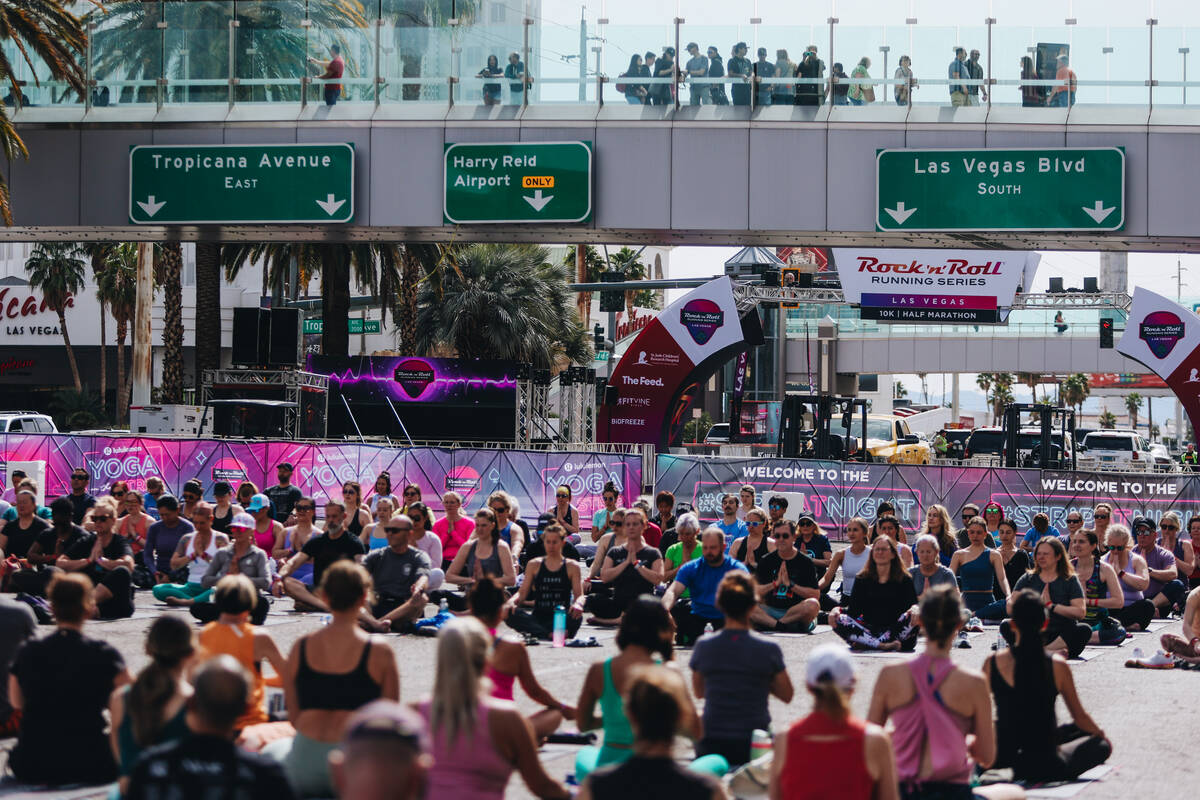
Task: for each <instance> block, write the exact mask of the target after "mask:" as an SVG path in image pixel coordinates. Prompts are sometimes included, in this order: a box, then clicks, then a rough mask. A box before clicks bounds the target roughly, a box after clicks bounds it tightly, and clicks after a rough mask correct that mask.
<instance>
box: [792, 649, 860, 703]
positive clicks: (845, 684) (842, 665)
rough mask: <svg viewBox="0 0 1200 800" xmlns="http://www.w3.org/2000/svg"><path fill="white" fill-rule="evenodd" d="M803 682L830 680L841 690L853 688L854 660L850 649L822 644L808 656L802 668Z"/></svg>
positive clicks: (814, 683) (810, 683)
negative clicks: (851, 658)
mask: <svg viewBox="0 0 1200 800" xmlns="http://www.w3.org/2000/svg"><path fill="white" fill-rule="evenodd" d="M804 682H805V683H806V684H808V685H809V686H813V687H815V686H818V685H819V684H822V683H826V682H832V683H833V685H834V686H836V687H838V688H839V689H841V690H842V691H844V692H845V691H849V690H851V689H853V688H854V683H855V677H854V662H853V661H851V660H850V651H849V650H847V649H846V648H845V647H844V646H843V645H837V644H823V645H821V646H820V647H818V648H816V649H815V650H813V651H812V653H810V654H809V656H808V665H807V666H806V667H805V670H804Z"/></svg>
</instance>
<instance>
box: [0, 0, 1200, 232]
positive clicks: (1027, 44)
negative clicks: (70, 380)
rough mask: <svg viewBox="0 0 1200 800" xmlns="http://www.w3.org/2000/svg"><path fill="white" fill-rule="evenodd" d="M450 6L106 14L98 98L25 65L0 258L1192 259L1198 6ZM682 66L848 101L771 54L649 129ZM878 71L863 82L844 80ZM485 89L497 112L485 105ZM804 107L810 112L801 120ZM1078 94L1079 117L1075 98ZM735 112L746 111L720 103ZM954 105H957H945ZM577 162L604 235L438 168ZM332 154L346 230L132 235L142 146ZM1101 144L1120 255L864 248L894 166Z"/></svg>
mask: <svg viewBox="0 0 1200 800" xmlns="http://www.w3.org/2000/svg"><path fill="white" fill-rule="evenodd" d="M439 5H451V6H452V5H453V4H446V3H442V4H437V3H419V2H418V3H415V4H414V3H409V2H400V0H382V1H381V2H380V3H365V4H359V3H357V2H332V1H331V0H294V1H291V0H290V1H289V2H278V3H228V2H180V1H179V0H166V1H165V2H164V1H163V0H159V2H141V3H122V4H115V5H113V6H112V7H111V9H107V8H106V9H100V10H97V11H95V12H94V13H93V15H92V16H91V17H89V22H88V24H89V31H90V33H91V36H90V38H89V44H88V49H87V52H86V53H85V54H84V59H83V61H84V64H85V74H86V78H87V80H88V86H89V91H87V92H85V93H83V94H82V95H80V94H79V93H78V92H75V91H73V90H70V89H69V88H67V87H65V86H64V85H62V84H59V83H55V82H54V81H47V80H45V78H46V76H45V75H44V74H41V75H39V74H38V70H37V69H32V68H29V67H28V66H27V65H25V64H24V63H23V62H22V60H21V59H20V58H19V57H17V56H16V54H14V53H10V54H9V57H10V60H12V61H14V62H15V63H16V64H17V68H18V70H21V71H22V72H19V74H18V75H17V77H18V78H19V79H20V80H22V81H23V84H24V91H25V92H26V95H27V96H26V100H25V102H27V103H29V105H25V106H24V107H20V108H17V107H15V106H17V105H19V103H18V102H17V100H16V99H15V98H14V97H13V93H12V92H11V91H10V92H9V95H8V96H7V97H5V98H4V99H3V102H5V104H6V105H8V106H9V107H10V113H11V114H12V116H13V119H14V122H15V124H16V128H17V130H18V131H19V133H20V134H21V136H22V137H23V139H24V140H25V142H26V144H27V145H28V148H29V151H30V159H29V161H27V162H26V161H22V160H17V161H15V162H13V163H12V164H11V165H9V167H8V169H7V171H6V175H7V179H8V181H9V184H10V186H11V188H12V191H13V200H14V202H13V208H14V218H15V223H16V225H15V227H12V228H8V229H5V230H3V231H0V237H3V238H7V239H30V238H68V239H85V238H93V237H96V238H122V239H130V238H167V237H171V238H180V239H221V240H226V241H230V240H236V239H243V238H248V239H256V240H261V239H264V238H273V239H278V238H287V237H292V238H298V239H313V238H322V239H324V238H336V239H359V240H362V239H388V240H396V239H400V240H410V241H415V240H427V241H433V240H437V241H450V240H463V239H469V240H497V241H534V242H539V241H547V242H548V241H563V240H572V241H579V240H587V241H594V242H614V243H615V242H646V243H656V244H734V243H736V244H781V245H782V244H797V245H818V244H824V245H864V244H866V245H876V246H959V247H962V246H981V247H982V246H987V247H1014V248H1039V249H1058V248H1061V249H1136V250H1152V249H1162V250H1168V251H1184V250H1194V249H1197V244H1196V241H1197V240H1196V230H1195V224H1194V219H1195V215H1194V210H1193V209H1194V201H1193V194H1194V192H1193V187H1194V186H1196V185H1198V184H1200V160H1197V159H1195V158H1194V157H1193V156H1194V153H1195V152H1196V151H1197V145H1198V144H1200V138H1198V137H1200V106H1195V105H1191V106H1189V105H1188V89H1189V88H1191V89H1192V101H1193V102H1195V101H1196V100H1198V99H1200V82H1195V81H1192V82H1189V81H1188V80H1187V64H1186V62H1187V52H1188V48H1187V47H1186V35H1187V27H1188V26H1189V25H1190V24H1192V22H1193V20H1192V16H1193V14H1194V10H1193V9H1191V8H1190V4H1187V3H1181V2H1163V1H1161V0H1160V2H1159V4H1158V11H1157V14H1158V16H1159V17H1161V19H1151V20H1149V21H1147V20H1146V19H1145V14H1143V13H1142V12H1141V10H1132V6H1133V4H1130V9H1121V10H1117V11H1113V10H1111V9H1110V10H1104V11H1100V10H1096V11H1094V12H1093V11H1092V10H1091V9H1090V7H1089V8H1087V9H1082V8H1081V9H1080V14H1079V16H1078V18H1071V19H1067V20H1065V21H1061V20H1059V19H1049V18H1047V19H1036V20H1030V19H1019V18H1017V17H1016V16H1014V17H1013V18H1012V19H1005V18H1001V19H999V20H997V19H995V18H993V17H991V16H990V13H991V11H990V7H991V3H985V2H982V0H964V2H962V3H958V4H954V7H953V8H948V9H946V8H939V9H938V19H937V20H934V19H932V18H931V19H922V20H920V21H919V22H918V20H917V19H916V18H912V17H906V16H904V14H905V11H904V9H902V8H899V6H902V5H904V4H890V5H888V4H885V5H888V8H887V10H886V11H885V12H883V15H884V17H886V18H883V17H881V18H878V19H876V18H874V17H871V18H861V19H853V18H852V15H853V14H854V13H858V12H855V11H854V10H853V9H845V8H841V9H839V11H840V12H841V14H842V17H841V18H840V19H839V18H838V17H837V16H836V15H833V14H827V13H826V12H827V10H828V9H826V8H824V7H823V4H797V3H794V2H790V0H759V2H756V3H755V4H754V16H753V17H750V16H749V9H748V8H746V9H742V10H743V11H746V12H747V17H745V18H743V17H741V12H740V11H739V10H737V9H735V8H733V7H732V6H730V5H727V4H722V6H721V8H720V11H719V13H717V14H716V15H713V14H710V13H708V11H709V10H706V9H705V7H704V2H702V0H688V1H687V2H684V3H682V4H676V5H677V6H678V9H677V10H672V9H666V8H665V7H663V8H660V7H659V6H664V4H663V3H659V2H656V1H655V2H648V3H646V4H645V8H644V10H643V11H640V12H639V15H638V16H637V17H636V18H623V19H622V18H617V17H615V16H614V17H612V18H606V17H590V18H589V17H586V14H587V13H594V10H592V11H591V12H585V18H584V19H583V20H581V21H580V22H579V23H578V24H574V23H571V24H564V21H563V20H561V19H550V18H548V17H543V16H542V13H541V3H540V2H538V0H525V2H524V3H523V4H521V5H523V8H517V6H518V4H516V3H511V2H510V3H500V2H491V1H490V0H487V1H485V0H479V2H474V3H468V2H461V3H459V8H460V9H461V8H466V7H468V6H469V7H470V8H472V9H473V10H474V12H475V17H474V18H473V19H472V18H468V17H467V16H466V15H465V14H460V18H456V19H441V18H440V17H437V15H436V14H433V15H432V16H430V15H429V14H430V13H431V12H429V9H430V8H432V7H434V6H439ZM842 5H845V4H842ZM910 5H911V4H910ZM817 6H822V7H820V8H818V7H817ZM892 6H896V8H892ZM417 7H422V8H424V11H420V13H417V11H414V9H416V8H417ZM859 11H860V12H861V9H860V10H859ZM689 13H693V15H694V16H693V19H692V20H691V21H690V22H689V21H688V20H687V19H686V16H687V15H688V14H689ZM908 13H910V14H911V13H913V12H912V11H911V10H909V11H908ZM1014 13H1015V12H1014ZM1038 13H1039V14H1041V13H1042V12H1041V11H1039V12H1038ZM1045 13H1046V14H1050V13H1052V12H1051V10H1049V9H1046V10H1045ZM1086 14H1092V15H1093V16H1094V18H1088V17H1087V16H1086ZM1130 14H1132V15H1133V16H1132V17H1130ZM443 16H444V15H443ZM1126 17H1128V19H1126ZM735 18H736V19H735ZM893 18H894V19H893ZM745 19H748V20H749V21H748V22H746V21H745ZM701 22H702V23H703V24H697V23H701ZM935 22H936V24H934V23H935ZM1060 22H1062V24H1060ZM690 41H696V42H698V43H699V44H700V51H701V53H703V52H705V51H707V48H708V47H709V46H710V45H711V46H713V47H715V48H716V49H717V50H718V51H719V52H720V53H721V54H722V55H723V56H724V57H725V58H726V59H727V61H726V67H731V65H730V61H729V60H728V59H729V57H730V55H731V53H730V48H731V46H732V45H733V44H734V43H736V42H739V41H742V42H746V43H747V44H748V45H749V47H750V52H749V54H748V56H749V59H750V60H751V61H753V60H754V59H755V51H756V50H757V49H758V48H759V47H762V48H765V49H766V51H768V52H769V54H770V55H775V54H776V51H777V50H780V49H786V48H790V52H791V58H792V60H799V59H801V53H802V52H804V51H805V50H807V49H809V48H810V46H815V45H812V43H817V45H819V47H818V50H819V54H818V55H819V58H820V60H821V62H822V65H823V66H824V65H828V66H829V67H832V65H833V64H834V63H835V62H841V63H842V64H843V65H844V67H845V72H846V73H847V75H846V76H845V77H843V78H838V79H837V80H833V78H832V76H831V74H830V71H829V70H828V69H826V70H825V71H822V72H821V73H820V75H819V76H818V77H815V78H805V77H795V76H788V75H787V74H786V73H787V72H788V69H781V70H779V71H776V70H775V69H774V67H770V65H769V64H767V63H766V62H767V61H770V57H769V56H764V59H765V61H763V62H760V63H761V64H762V66H761V67H753V68H752V69H751V70H750V73H751V74H750V76H749V77H741V76H740V75H738V74H736V73H737V70H736V69H732V68H731V69H730V70H729V71H728V72H726V74H725V75H724V76H721V77H713V76H712V73H711V72H709V73H706V74H704V75H699V74H692V73H689V74H680V75H677V76H671V74H670V70H667V72H666V75H667V76H666V77H655V76H650V77H645V78H639V80H638V85H639V86H643V87H644V88H645V89H646V94H647V96H650V97H651V99H652V100H654V101H655V103H652V104H650V105H646V104H643V103H642V102H641V101H640V99H639V98H637V97H633V98H630V96H629V95H630V89H629V87H630V84H631V83H632V82H631V81H629V80H628V78H627V77H625V78H623V77H621V75H622V73H623V72H625V71H626V70H627V64H628V62H629V60H630V55H631V54H632V53H642V52H646V51H655V52H661V51H663V49H664V47H671V48H675V49H676V50H677V51H678V52H679V53H680V56H679V58H678V66H679V67H681V68H684V69H683V70H682V71H683V72H686V71H687V70H686V67H687V64H688V61H690V60H691V59H692V58H693V57H692V56H688V55H687V54H685V53H684V50H685V49H686V45H687V43H688V42H690ZM335 44H336V45H338V46H339V48H340V49H341V51H342V54H343V55H342V57H343V59H344V61H345V72H344V74H343V76H342V77H340V78H338V79H336V80H323V79H322V77H321V74H320V68H319V67H316V65H315V64H313V63H312V62H313V59H314V58H315V59H327V58H329V57H330V54H331V52H332V51H331V46H332V45H335ZM956 45H963V46H966V47H968V48H972V49H974V48H978V49H980V50H981V51H982V54H981V56H980V58H979V60H978V61H976V62H974V66H973V67H972V68H971V69H972V70H975V72H972V73H971V74H978V75H979V77H972V78H969V79H968V78H963V77H961V75H963V74H967V73H966V72H963V73H961V74H960V76H959V77H957V78H955V79H954V80H951V79H950V78H949V76H948V73H947V67H946V66H945V65H946V63H947V62H948V61H949V60H950V54H951V53H952V51H953V48H954V47H955V46H956ZM1179 45H1185V46H1182V47H1180V46H1179ZM133 54H137V55H136V57H135V56H134V55H133ZM901 54H904V55H908V56H910V57H911V63H912V65H913V66H912V73H911V74H910V75H908V76H904V75H903V74H902V73H901V74H896V73H893V71H892V69H893V68H894V67H895V65H896V63H897V62H898V59H899V57H900V55H901ZM490 55H497V56H498V65H497V69H500V68H503V67H504V66H506V65H507V64H509V63H510V62H511V63H513V64H518V65H521V67H522V68H525V65H526V64H527V65H528V68H527V72H524V73H520V74H519V75H517V76H516V77H509V76H504V77H500V76H497V75H496V73H495V72H493V73H492V74H491V76H490V77H489V76H487V75H485V74H483V73H484V72H485V71H486V70H481V69H480V68H481V67H483V66H484V64H485V62H486V61H487V59H488V56H490ZM889 55H890V58H891V63H890V66H889V61H888V59H889ZM1027 55H1028V56H1030V57H1032V58H1035V60H1036V66H1035V67H1034V68H1033V70H1032V71H1031V72H1027V73H1022V72H1021V71H1020V69H1019V67H1017V66H1016V65H1017V64H1018V61H1019V59H1020V58H1021V57H1024V56H1027ZM1059 56H1069V63H1070V65H1071V69H1072V70H1073V71H1074V72H1075V73H1077V75H1076V76H1075V77H1073V78H1071V79H1069V80H1067V79H1064V78H1063V77H1062V76H1063V75H1065V74H1066V73H1063V72H1061V64H1060V67H1059V70H1058V71H1056V68H1055V66H1054V65H1055V64H1056V63H1057V62H1058V59H1059ZM866 57H869V59H868V58H866ZM660 58H661V56H660ZM872 59H873V60H874V63H873V64H868V65H867V66H864V67H863V69H864V71H863V72H861V73H857V74H855V69H854V67H855V65H856V64H859V65H862V64H865V63H866V62H867V61H868V60H872ZM783 60H784V61H786V60H787V57H786V56H784V57H783ZM781 63H782V62H781ZM768 67H770V68H768ZM964 69H965V68H964ZM522 75H523V76H526V77H527V78H528V79H529V80H528V81H525V80H523V78H522V77H521V76H522ZM331 83H338V84H340V86H341V87H342V93H341V96H340V100H339V101H338V102H337V103H336V104H335V105H333V106H326V105H325V104H324V103H323V102H322V101H321V97H322V88H323V86H322V84H325V85H328V84H331ZM493 85H498V86H499V94H498V95H496V97H497V98H498V100H499V103H498V104H494V105H489V104H484V103H483V102H482V100H481V98H482V97H483V95H485V94H487V93H488V89H487V87H489V86H493ZM618 85H621V86H622V88H623V89H624V92H619V91H618V89H617V87H618ZM522 86H524V89H522ZM806 86H807V87H809V88H810V89H811V90H812V96H811V99H812V101H813V102H820V104H818V105H794V104H791V103H787V102H785V101H786V100H787V99H791V100H796V99H798V97H797V95H799V94H804V91H802V90H804V89H805V87H806ZM1069 87H1074V88H1075V90H1076V94H1075V95H1074V100H1075V102H1074V104H1071V103H1070V102H1069V100H1067V98H1066V97H1065V96H1064V95H1063V93H1062V91H1060V90H1063V89H1067V88H1069ZM867 88H870V89H872V90H873V91H874V93H875V94H876V96H877V99H878V102H875V103H865V104H863V105H844V104H834V103H833V102H832V101H835V100H840V99H842V97H843V93H842V92H841V90H842V89H846V90H847V92H848V94H849V96H850V97H851V98H853V97H854V95H855V94H857V93H859V91H860V90H865V89H867ZM725 89H728V90H729V91H728V99H729V100H730V101H731V104H729V105H722V104H717V103H713V102H706V101H711V100H713V99H714V97H715V95H714V92H718V90H719V92H720V93H721V95H722V96H725V94H724V93H725ZM953 89H958V90H959V92H958V93H959V94H960V97H959V98H958V100H962V101H963V102H965V103H967V105H952V104H951V90H953ZM897 92H900V94H901V97H900V99H899V100H897V99H896V94H897ZM818 98H820V100H819V101H818ZM631 99H632V100H633V102H630V101H631ZM693 99H694V100H695V101H696V102H697V103H698V104H696V105H692V101H693ZM1057 100H1064V102H1063V103H1062V104H1055V102H1056V101H1057ZM739 103H745V104H744V105H742V104H739ZM575 140H588V141H591V142H593V145H594V155H595V159H594V170H595V177H594V198H593V214H592V216H591V219H590V221H588V222H586V223H582V224H578V225H545V224H543V225H538V224H523V225H514V224H501V225H487V226H473V227H470V228H469V229H468V228H464V227H463V226H453V225H447V224H444V216H443V208H442V198H441V192H442V180H443V175H442V154H443V149H444V147H445V146H446V145H447V144H450V143H467V142H470V143H477V142H514V141H520V142H539V141H575ZM330 142H348V143H352V144H353V145H354V148H355V154H356V158H355V198H354V200H355V202H354V210H355V214H354V219H353V220H352V221H351V222H349V223H346V224H322V225H320V226H304V225H289V226H281V225H270V226H264V225H258V226H254V225H233V226H205V227H202V228H194V227H179V228H176V227H165V226H141V225H139V226H131V225H130V223H129V219H128V216H127V208H128V205H129V196H128V195H129V185H128V184H129V149H130V147H131V146H134V145H147V144H169V145H180V144H183V145H201V144H263V143H271V144H292V143H330ZM1098 146H1118V147H1123V148H1124V149H1125V153H1126V185H1127V189H1126V196H1125V209H1124V210H1125V224H1124V227H1123V228H1122V229H1121V230H1119V231H1115V232H1089V233H1038V234H1030V233H1020V232H1017V233H1012V232H1009V233H975V232H970V233H963V232H958V233H914V232H877V231H876V230H875V169H876V167H875V164H876V155H875V154H876V150H877V149H879V148H973V149H974V148H988V149H999V148H1013V147H1020V148H1038V147H1098ZM150 202H151V204H153V201H152V200H151V201H150ZM1014 202H1021V199H1020V198H1015V199H1014Z"/></svg>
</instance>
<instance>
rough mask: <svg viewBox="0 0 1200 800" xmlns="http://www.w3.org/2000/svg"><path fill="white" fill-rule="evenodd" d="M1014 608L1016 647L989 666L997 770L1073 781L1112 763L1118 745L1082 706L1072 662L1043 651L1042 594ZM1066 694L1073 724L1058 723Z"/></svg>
mask: <svg viewBox="0 0 1200 800" xmlns="http://www.w3.org/2000/svg"><path fill="white" fill-rule="evenodd" d="M1079 535H1080V534H1078V533H1076V534H1075V536H1079ZM1042 541H1045V540H1044V539H1043V540H1042ZM1039 544H1041V542H1039ZM1011 605H1012V620H1011V626H1012V631H1013V647H1012V649H1011V650H1001V651H1000V652H998V653H996V654H995V655H992V656H988V659H987V660H986V661H985V662H984V664H983V671H984V673H985V674H986V675H987V679H988V684H989V685H990V686H991V691H992V697H994V698H995V701H996V764H995V765H996V766H997V767H1011V768H1012V770H1013V777H1014V778H1015V779H1016V780H1019V781H1026V782H1030V783H1040V782H1044V781H1073V780H1075V779H1077V778H1078V777H1079V776H1080V775H1082V774H1083V773H1084V772H1087V771H1088V770H1089V769H1091V768H1092V767H1095V766H1098V765H1100V764H1103V763H1104V762H1105V761H1107V760H1108V757H1109V755H1110V754H1111V753H1112V744H1111V743H1110V742H1109V741H1108V739H1107V738H1105V736H1104V731H1102V730H1101V729H1100V727H1099V726H1098V725H1097V724H1096V723H1095V721H1093V720H1092V718H1091V717H1090V716H1088V713H1087V712H1086V711H1084V709H1083V705H1082V704H1081V703H1080V702H1079V695H1078V694H1076V692H1075V681H1074V678H1072V676H1071V668H1070V667H1069V666H1067V662H1066V661H1064V660H1063V658H1062V656H1060V655H1050V654H1049V653H1047V652H1046V650H1045V649H1044V647H1043V646H1042V640H1043V638H1044V635H1043V634H1042V629H1043V628H1044V627H1045V625H1046V623H1047V614H1046V609H1045V606H1044V604H1043V603H1042V602H1041V600H1040V599H1039V598H1038V596H1037V593H1036V592H1032V591H1029V590H1027V589H1023V590H1021V591H1018V592H1016V593H1014V595H1013V599H1012V603H1011ZM1060 694H1061V695H1062V698H1063V701H1064V702H1065V703H1066V705H1067V710H1068V711H1069V712H1070V713H1071V719H1072V720H1073V723H1072V724H1068V725H1058V723H1057V720H1056V719H1055V715H1054V703H1055V698H1056V697H1057V696H1058V695H1060Z"/></svg>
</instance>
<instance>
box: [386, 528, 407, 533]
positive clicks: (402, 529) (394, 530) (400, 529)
mask: <svg viewBox="0 0 1200 800" xmlns="http://www.w3.org/2000/svg"><path fill="white" fill-rule="evenodd" d="M384 530H385V531H387V532H388V533H400V532H402V531H411V530H412V528H384Z"/></svg>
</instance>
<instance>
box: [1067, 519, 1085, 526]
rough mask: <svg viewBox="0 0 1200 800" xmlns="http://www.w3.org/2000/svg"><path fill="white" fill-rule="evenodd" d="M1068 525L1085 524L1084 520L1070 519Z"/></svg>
mask: <svg viewBox="0 0 1200 800" xmlns="http://www.w3.org/2000/svg"><path fill="white" fill-rule="evenodd" d="M1067 524H1068V525H1082V524H1083V520H1081V519H1069V520H1067Z"/></svg>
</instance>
